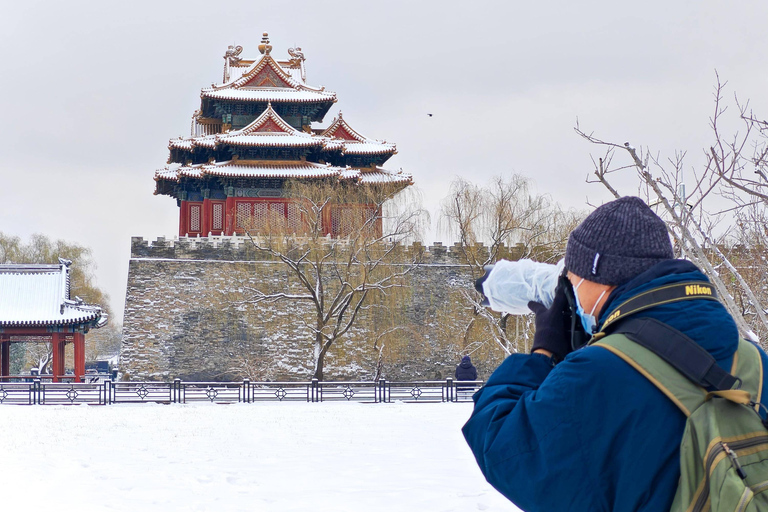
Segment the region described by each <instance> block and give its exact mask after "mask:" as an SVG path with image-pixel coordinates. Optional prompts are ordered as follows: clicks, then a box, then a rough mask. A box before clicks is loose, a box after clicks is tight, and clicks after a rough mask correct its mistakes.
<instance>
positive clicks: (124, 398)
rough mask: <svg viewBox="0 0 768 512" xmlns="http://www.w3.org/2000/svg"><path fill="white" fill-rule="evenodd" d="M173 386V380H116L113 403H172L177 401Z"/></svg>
mask: <svg viewBox="0 0 768 512" xmlns="http://www.w3.org/2000/svg"><path fill="white" fill-rule="evenodd" d="M173 387H174V384H173V383H172V382H115V383H114V384H113V389H112V403H116V404H135V403H144V402H158V403H165V404H167V403H171V402H173V401H175V400H174V396H173Z"/></svg>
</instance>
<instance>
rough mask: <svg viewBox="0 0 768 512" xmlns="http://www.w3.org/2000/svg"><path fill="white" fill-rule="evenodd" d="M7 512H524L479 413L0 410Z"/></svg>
mask: <svg viewBox="0 0 768 512" xmlns="http://www.w3.org/2000/svg"><path fill="white" fill-rule="evenodd" d="M0 408H2V414H0V432H2V433H3V435H2V436H0V453H2V454H3V465H4V466H5V467H6V468H13V469H12V470H11V471H6V472H5V475H4V477H3V492H2V494H3V502H5V503H9V504H10V503H15V504H18V505H20V504H24V503H34V505H35V507H37V508H54V507H55V508H56V509H57V510H102V511H135V510H142V511H154V510H158V511H160V510H162V511H164V512H167V511H210V510H217V511H227V512H230V511H248V512H251V511H270V512H283V511H297V512H298V511H301V512H305V511H308V510H312V511H314V512H323V511H333V512H344V511H349V512H361V511H365V512H377V511H382V512H393V511H397V512H408V511H414V512H416V511H418V512H423V511H429V512H439V511H446V512H447V511H456V512H458V511H468V510H485V511H490V512H495V511H498V512H502V511H506V512H513V511H516V510H518V509H517V508H515V507H514V506H513V505H512V504H511V503H509V502H508V501H507V500H506V499H505V498H504V497H503V496H501V495H500V494H499V493H497V492H496V491H495V490H494V489H493V488H492V487H491V486H490V485H489V484H488V483H487V482H486V481H485V480H484V479H483V476H482V474H481V473H480V470H479V469H478V468H477V465H476V463H475V461H474V458H473V457H472V453H471V452H470V450H469V448H468V447H467V445H466V443H465V442H464V439H463V437H462V435H461V431H460V428H461V426H462V425H463V423H464V422H465V421H466V419H467V418H468V417H469V414H470V412H471V408H472V406H471V404H403V403H393V404H359V403H327V402H326V403H321V404H307V403H300V404H299V403H260V404H237V405H230V406H225V405H169V406H162V405H149V404H144V405H112V406H106V407H98V406H70V407H67V406H30V407H27V406H0Z"/></svg>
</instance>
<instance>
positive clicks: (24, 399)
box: [0, 382, 37, 405]
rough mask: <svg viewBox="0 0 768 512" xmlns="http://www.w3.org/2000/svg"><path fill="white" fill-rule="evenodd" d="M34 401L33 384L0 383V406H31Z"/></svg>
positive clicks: (35, 399) (34, 386) (34, 385)
mask: <svg viewBox="0 0 768 512" xmlns="http://www.w3.org/2000/svg"><path fill="white" fill-rule="evenodd" d="M36 401H37V398H36V384H35V383H34V382H3V383H0V404H17V405H32V404H34V403H35V402H36Z"/></svg>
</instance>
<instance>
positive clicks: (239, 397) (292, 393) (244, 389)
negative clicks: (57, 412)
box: [0, 379, 483, 405]
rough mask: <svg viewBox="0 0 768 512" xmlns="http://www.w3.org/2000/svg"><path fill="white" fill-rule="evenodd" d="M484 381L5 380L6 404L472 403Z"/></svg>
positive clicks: (2, 400)
mask: <svg viewBox="0 0 768 512" xmlns="http://www.w3.org/2000/svg"><path fill="white" fill-rule="evenodd" d="M482 385H483V382H482V381H460V382H457V381H454V380H453V379H447V380H435V381H410V382H390V381H387V380H384V379H382V380H379V381H376V382H374V381H370V382H366V381H343V382H339V381H318V380H312V381H309V382H251V381H250V380H244V381H242V382H182V381H181V380H179V379H176V380H174V381H173V382H113V381H111V380H105V381H103V382H87V383H86V382H67V383H62V382H55V383H54V382H47V381H45V380H41V379H36V380H33V381H32V382H0V404H17V405H56V404H59V405H60V404H66V405H69V404H93V405H110V404H136V403H162V404H174V403H180V404H185V403H193V402H210V403H217V404H225V403H239V402H242V403H254V402H333V401H341V402H344V401H346V402H368V403H390V402H396V401H401V402H471V401H472V395H473V394H474V392H475V391H477V390H478V389H480V387H481V386H482Z"/></svg>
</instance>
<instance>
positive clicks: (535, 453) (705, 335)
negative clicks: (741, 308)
mask: <svg viewBox="0 0 768 512" xmlns="http://www.w3.org/2000/svg"><path fill="white" fill-rule="evenodd" d="M565 270H566V271H567V279H568V281H569V282H570V285H571V286H572V291H573V294H574V296H575V297H574V298H575V305H576V308H575V310H576V315H577V316H578V318H579V319H580V320H581V323H582V325H583V326H584V329H585V331H587V333H593V332H596V331H597V330H599V329H600V328H601V326H602V325H603V324H604V323H605V322H606V319H607V318H608V317H609V316H610V315H611V314H612V313H614V312H616V311H617V308H618V306H619V305H621V304H623V303H624V302H625V301H626V300H627V299H629V298H633V297H638V296H640V295H641V294H642V293H643V292H644V291H647V290H650V289H653V288H658V287H660V286H664V285H669V284H672V283H680V282H689V281H705V282H706V281H708V279H707V277H706V276H705V275H704V274H703V273H702V272H701V271H700V270H699V269H698V268H697V267H696V266H695V265H694V264H692V263H691V262H689V261H685V260H677V259H674V258H673V251H672V245H671V243H670V239H669V235H668V234H667V229H666V226H665V224H664V222H663V221H662V220H661V219H660V218H659V217H658V216H657V215H656V214H655V213H653V211H652V210H651V209H650V208H649V207H648V206H647V205H646V204H645V203H644V202H643V201H642V200H641V199H639V198H636V197H623V198H620V199H617V200H615V201H612V202H610V203H606V204H604V205H602V206H600V207H599V208H597V209H596V210H595V211H593V212H592V213H591V214H590V215H589V216H588V217H587V218H586V219H585V220H584V222H582V223H581V224H580V225H579V226H578V227H577V228H576V229H575V230H574V231H573V232H572V233H571V234H570V236H569V238H568V245H567V248H566V255H565ZM492 276H493V274H492V273H491V277H492ZM528 307H529V308H530V309H531V310H532V311H533V312H534V313H535V314H536V320H535V323H536V333H535V335H534V340H533V348H532V353H531V354H513V355H511V356H509V357H507V358H506V360H505V361H504V362H503V363H502V364H501V365H500V366H499V367H498V368H497V369H496V371H495V372H494V373H493V375H491V376H490V378H489V379H488V380H487V382H486V384H485V386H484V387H483V388H482V389H481V390H480V391H478V392H477V393H476V394H475V396H474V400H475V408H474V411H473V413H472V416H471V417H470V419H469V420H468V421H467V423H466V425H465V426H464V428H463V433H464V436H465V438H466V440H467V442H468V443H469V446H470V447H471V449H472V451H473V453H474V455H475V458H476V459H477V463H478V464H479V466H480V469H481V470H482V472H483V474H484V475H485V477H486V479H487V480H488V481H489V482H490V483H491V484H492V485H493V486H494V487H495V488H496V489H498V490H499V492H501V493H502V494H503V495H504V496H506V497H507V498H509V499H510V500H511V501H513V502H514V503H515V504H516V505H517V506H518V507H520V508H521V509H522V510H524V511H527V512H557V511H570V512H581V511H584V512H586V511H590V512H592V511H606V512H607V511H611V512H641V511H642V512H662V511H667V510H669V509H670V507H671V505H672V499H673V497H674V495H675V491H676V489H677V483H678V478H679V475H680V462H679V446H680V441H681V439H682V434H683V426H684V424H685V421H686V418H685V416H684V415H683V413H682V412H681V411H680V409H678V407H677V406H675V404H674V403H672V401H671V400H670V399H669V398H667V397H666V396H665V395H664V394H662V392H661V391H659V389H658V388H657V387H656V386H654V385H653V384H652V383H651V382H650V381H649V380H648V379H646V378H645V377H644V376H643V375H641V374H640V373H639V372H638V371H636V370H635V369H634V368H632V367H631V366H630V365H629V364H628V363H626V362H625V361H624V360H622V359H620V358H619V357H618V356H617V355H614V354H613V353H612V352H610V351H608V350H605V349H602V348H600V347H597V346H593V345H587V346H584V347H577V350H574V349H573V346H572V343H571V335H570V331H569V326H570V325H571V324H570V320H569V319H570V318H571V317H572V313H571V311H572V309H571V307H570V306H569V302H568V300H567V296H566V286H562V287H559V288H558V291H557V293H556V294H555V298H554V301H553V304H552V306H551V307H549V308H547V307H545V306H544V305H542V304H539V303H535V302H531V303H529V305H528ZM642 316H645V317H650V318H653V319H656V320H658V321H660V322H664V323H666V324H668V325H670V326H672V327H674V328H676V329H677V330H679V331H682V332H683V333H684V334H686V335H688V336H689V337H690V338H692V339H693V340H694V341H695V342H697V343H698V344H699V345H701V346H702V347H703V348H704V349H706V350H707V351H708V352H709V353H710V354H711V355H712V356H713V357H714V358H715V360H716V361H717V363H718V365H719V366H721V367H722V368H723V369H725V370H726V371H730V369H731V365H732V363H733V354H734V352H735V351H736V348H737V344H738V339H739V333H738V330H737V328H736V324H735V322H734V320H733V318H732V317H731V316H730V315H729V314H728V312H727V311H726V309H725V307H724V306H723V305H722V304H721V303H720V302H718V301H714V300H705V299H701V298H696V299H693V300H681V301H678V302H672V303H661V304H656V305H654V306H652V307H650V308H649V309H646V310H644V311H642ZM761 357H762V360H763V366H764V367H765V366H766V365H767V364H768V358H766V355H765V353H764V352H762V351H761ZM767 396H768V390H766V386H765V380H764V382H763V392H762V402H763V403H764V404H765V403H766V397H767Z"/></svg>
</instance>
